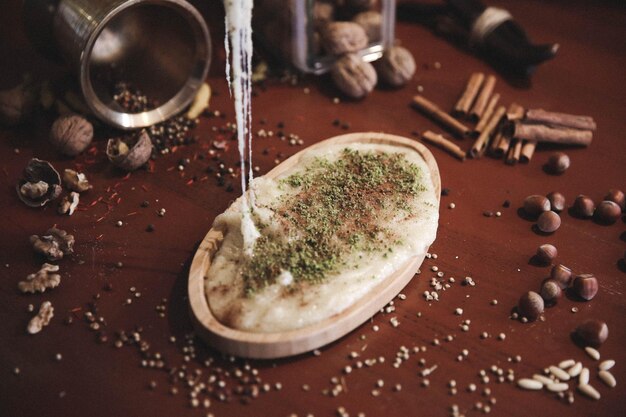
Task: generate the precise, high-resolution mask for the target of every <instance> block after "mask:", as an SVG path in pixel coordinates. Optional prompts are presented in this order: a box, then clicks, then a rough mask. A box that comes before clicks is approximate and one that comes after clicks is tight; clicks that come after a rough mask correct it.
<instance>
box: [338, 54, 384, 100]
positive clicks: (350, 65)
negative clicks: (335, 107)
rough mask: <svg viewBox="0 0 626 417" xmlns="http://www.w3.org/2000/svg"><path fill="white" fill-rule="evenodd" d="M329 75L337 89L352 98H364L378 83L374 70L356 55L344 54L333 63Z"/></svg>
mask: <svg viewBox="0 0 626 417" xmlns="http://www.w3.org/2000/svg"><path fill="white" fill-rule="evenodd" d="M330 74H331V76H332V78H333V81H334V82H335V84H336V85H337V87H338V88H339V89H340V90H341V91H342V92H344V93H345V94H346V95H348V96H350V97H353V98H361V97H364V96H366V95H367V94H368V93H369V92H370V91H372V90H373V89H374V87H375V86H376V82H377V81H378V79H377V77H376V70H374V67H373V66H372V64H370V63H369V62H365V61H363V59H362V58H361V57H360V56H358V55H357V54H346V55H344V56H343V57H341V58H339V59H338V60H337V61H335V63H334V65H333V67H332V68H331V70H330Z"/></svg>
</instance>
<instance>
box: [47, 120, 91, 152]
mask: <svg viewBox="0 0 626 417" xmlns="http://www.w3.org/2000/svg"><path fill="white" fill-rule="evenodd" d="M92 139H93V126H92V125H91V123H89V122H88V121H87V119H85V118H84V117H81V116H77V115H71V116H62V117H59V118H58V119H57V120H56V121H55V122H54V123H53V124H52V128H51V129H50V142H52V144H53V145H54V146H55V147H56V148H57V149H58V150H59V151H61V152H62V153H64V154H65V155H68V156H76V155H78V154H79V153H81V152H82V151H84V150H85V149H87V147H88V146H89V144H90V143H91V140H92Z"/></svg>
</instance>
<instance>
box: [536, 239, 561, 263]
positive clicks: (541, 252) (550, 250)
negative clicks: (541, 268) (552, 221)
mask: <svg viewBox="0 0 626 417" xmlns="http://www.w3.org/2000/svg"><path fill="white" fill-rule="evenodd" d="M557 253H558V252H557V250H556V247H555V246H554V245H550V244H549V243H546V244H543V245H541V246H539V247H538V248H537V254H536V255H535V256H537V260H539V262H541V263H542V264H544V265H550V264H551V263H552V261H553V260H554V259H555V258H556V255H557Z"/></svg>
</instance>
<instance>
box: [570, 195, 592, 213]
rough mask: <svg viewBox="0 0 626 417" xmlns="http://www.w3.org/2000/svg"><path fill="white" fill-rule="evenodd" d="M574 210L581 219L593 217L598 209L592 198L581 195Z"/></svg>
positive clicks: (575, 201)
mask: <svg viewBox="0 0 626 417" xmlns="http://www.w3.org/2000/svg"><path fill="white" fill-rule="evenodd" d="M573 209H574V213H576V214H577V215H578V216H580V217H591V216H593V212H594V211H595V209H596V204H595V203H594V202H593V200H592V199H591V197H588V196H586V195H582V194H581V195H579V196H578V197H576V200H574V205H573Z"/></svg>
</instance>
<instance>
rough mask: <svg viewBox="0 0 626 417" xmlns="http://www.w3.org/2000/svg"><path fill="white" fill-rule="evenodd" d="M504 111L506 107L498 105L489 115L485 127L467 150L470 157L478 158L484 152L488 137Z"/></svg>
mask: <svg viewBox="0 0 626 417" xmlns="http://www.w3.org/2000/svg"><path fill="white" fill-rule="evenodd" d="M504 113H506V108H505V107H504V106H500V107H498V109H497V110H496V111H495V113H494V114H493V115H492V116H491V118H490V119H489V123H487V126H485V129H484V130H483V131H482V132H481V133H480V136H479V137H478V139H476V142H474V145H472V148H471V149H470V151H469V155H470V156H471V157H472V158H480V157H481V156H482V155H483V153H485V150H486V149H487V145H488V144H489V143H488V142H489V138H490V137H491V134H492V133H493V132H494V131H495V130H496V128H497V127H498V124H499V123H500V119H502V116H504Z"/></svg>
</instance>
